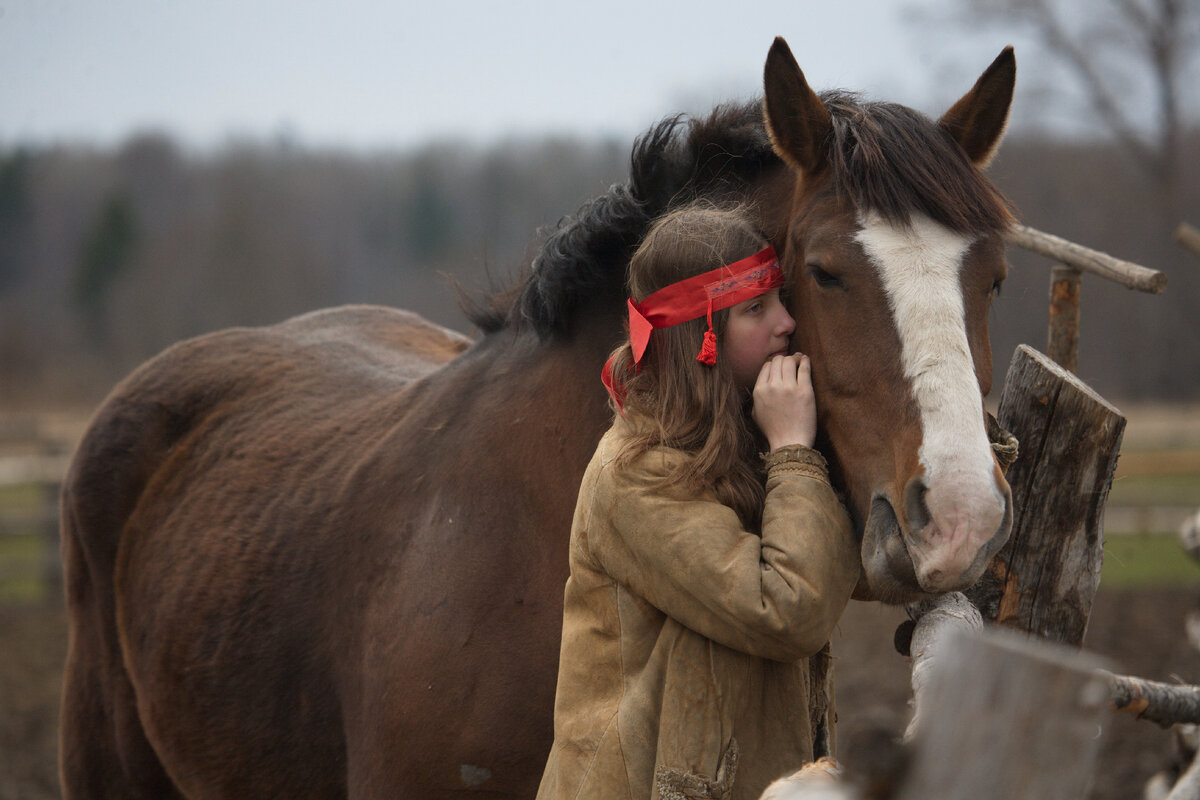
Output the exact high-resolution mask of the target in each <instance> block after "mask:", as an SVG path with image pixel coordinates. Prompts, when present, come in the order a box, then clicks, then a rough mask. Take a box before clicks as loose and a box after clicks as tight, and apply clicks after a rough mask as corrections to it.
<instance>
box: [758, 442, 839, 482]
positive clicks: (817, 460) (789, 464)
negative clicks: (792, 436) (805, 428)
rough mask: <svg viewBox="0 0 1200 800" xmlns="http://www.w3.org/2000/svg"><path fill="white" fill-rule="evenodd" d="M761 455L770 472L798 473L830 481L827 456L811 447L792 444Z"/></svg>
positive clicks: (822, 480)
mask: <svg viewBox="0 0 1200 800" xmlns="http://www.w3.org/2000/svg"><path fill="white" fill-rule="evenodd" d="M761 455H762V460H763V464H764V465H765V466H766V468H767V473H768V474H775V473H782V472H789V473H796V474H800V475H804V476H807V477H809V478H816V479H817V480H819V481H821V482H822V483H825V484H828V483H829V467H828V465H827V464H826V463H825V456H823V455H821V454H820V453H819V452H817V451H816V450H814V449H812V448H811V447H805V446H804V445H802V444H791V445H787V446H785V447H779V448H776V449H775V450H772V451H771V452H769V453H762V454H761Z"/></svg>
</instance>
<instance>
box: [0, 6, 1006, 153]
mask: <svg viewBox="0 0 1200 800" xmlns="http://www.w3.org/2000/svg"><path fill="white" fill-rule="evenodd" d="M931 2H935V0H844V2H838V3H830V2H811V1H810V0H786V1H785V0H766V1H765V2H756V1H754V0H752V1H751V2H749V3H731V2H728V0H725V2H714V1H713V0H686V1H685V2H656V0H601V2H590V3H575V2H569V1H568V0H557V2H545V1H544V0H503V1H499V0H497V1H496V2H482V0H474V1H473V0H420V1H419V2H412V0H400V2H388V1H387V0H377V1H376V2H365V0H338V2H329V1H328V0H326V2H320V3H317V2H311V1H310V0H288V1H287V2H277V1H276V0H270V1H268V2H255V1H254V0H186V1H185V0H67V1H66V2H59V1H58V0H8V1H7V2H6V1H5V0H0V145H11V144H13V143H17V142H38V143H47V142H57V141H70V142H90V143H96V144H105V145H107V144H112V143H114V142H117V141H120V140H121V139H123V138H125V137H126V136H128V135H129V134H130V133H131V132H132V131H140V130H145V129H153V130H157V131H162V132H166V133H168V134H171V135H173V136H176V137H178V138H180V139H182V140H183V141H184V142H186V143H188V144H190V145H193V146H199V147H209V146H213V145H220V144H221V143H222V142H224V141H226V140H228V139H229V138H230V137H231V136H232V137H251V138H256V139H266V138H273V137H276V136H280V135H286V136H288V137H291V138H294V139H296V140H297V141H298V142H300V143H301V144H305V145H314V146H339V147H354V148H362V147H366V148H394V147H408V146H412V145H415V144H420V143H423V142H427V141H429V140H432V139H435V138H443V137H447V136H450V137H454V138H457V139H462V140H466V141H469V142H476V143H487V142H491V141H495V140H497V139H500V138H503V137H507V136H512V135H520V136H527V135H544V134H569V135H578V136H585V137H594V136H615V137H619V138H622V139H625V138H631V137H632V136H634V135H635V134H637V133H638V132H640V131H641V130H643V129H645V128H646V127H647V126H649V125H650V124H652V123H653V122H654V121H656V120H658V119H659V118H661V117H663V116H665V115H667V114H669V113H672V112H675V111H679V110H690V111H700V110H707V109H708V108H710V107H711V106H712V105H713V104H714V103H716V102H719V101H722V100H728V99H739V98H748V97H751V96H754V95H755V94H757V93H758V92H759V91H760V87H761V80H762V78H761V76H762V65H763V61H764V59H765V57H766V54H767V50H768V48H769V47H770V44H771V41H772V39H773V38H774V37H775V36H776V35H782V36H784V37H785V38H786V39H787V40H788V42H789V44H790V45H791V47H792V49H793V51H794V52H795V54H796V57H797V60H798V61H799V62H800V65H801V67H802V68H803V69H804V71H805V73H806V75H807V77H808V79H809V82H810V83H811V84H812V85H813V86H814V87H815V88H817V89H826V88H834V87H838V88H848V89H859V90H862V91H864V92H865V93H866V94H868V95H870V96H872V97H877V98H885V99H890V100H898V101H901V102H905V103H907V104H910V105H913V106H916V107H917V108H921V109H922V110H924V111H927V112H929V113H932V114H936V113H940V111H942V110H944V106H945V105H946V104H948V103H949V102H950V101H951V100H953V98H954V97H957V96H958V95H959V94H961V93H962V92H964V91H966V90H967V89H968V88H969V87H970V85H971V84H972V83H973V81H974V79H975V78H976V77H977V76H978V74H979V73H980V72H981V71H982V70H983V69H984V68H985V67H986V66H987V65H988V63H990V62H991V60H992V58H994V57H995V55H996V54H997V53H998V52H999V51H1000V49H1001V48H1002V47H1003V46H1004V45H1005V44H1008V43H1009V42H1010V41H1011V39H1012V34H1011V32H1007V31H995V32H989V31H978V32H977V34H976V35H974V36H973V37H972V40H971V41H970V42H964V41H962V40H961V36H950V35H948V34H947V33H945V32H931V31H930V30H929V26H928V25H927V24H926V25H919V24H914V23H913V22H912V21H911V19H910V18H909V17H908V15H907V13H906V12H908V11H909V10H911V9H912V8H914V7H928V6H929V5H930V3H931ZM735 6H736V7H738V9H739V10H734V9H735ZM1016 44H1017V45H1018V61H1020V57H1021V45H1020V43H1016ZM1018 113H1019V110H1018Z"/></svg>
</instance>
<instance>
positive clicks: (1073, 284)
mask: <svg viewBox="0 0 1200 800" xmlns="http://www.w3.org/2000/svg"><path fill="white" fill-rule="evenodd" d="M1082 276H1083V273H1082V272H1081V271H1079V270H1078V269H1076V268H1074V267H1068V266H1065V265H1063V264H1055V265H1054V266H1053V267H1051V268H1050V330H1049V332H1048V333H1047V335H1046V355H1048V356H1050V358H1052V359H1053V360H1054V362H1055V363H1056V364H1058V365H1059V366H1061V367H1062V368H1063V369H1065V370H1067V371H1069V372H1074V371H1075V365H1076V364H1077V363H1078V360H1079V283H1080V281H1079V279H1080V278H1081V277H1082Z"/></svg>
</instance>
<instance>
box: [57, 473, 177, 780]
mask: <svg viewBox="0 0 1200 800" xmlns="http://www.w3.org/2000/svg"><path fill="white" fill-rule="evenodd" d="M63 496H64V500H63V507H62V520H63V521H62V543H63V544H62V547H63V568H64V577H65V584H66V594H67V614H68V618H69V622H70V644H69V647H68V651H67V660H66V666H65V670H64V679H63V695H62V710H61V716H60V723H61V724H60V732H59V777H60V781H61V783H62V793H63V797H64V799H65V800H78V798H91V797H95V798H110V797H112V798H115V797H121V798H131V799H133V800H137V799H139V798H177V797H182V795H180V793H179V792H178V791H177V790H176V789H175V787H174V785H173V784H172V782H171V780H170V778H168V777H167V773H166V771H165V770H164V769H163V767H162V764H161V763H160V762H159V760H158V757H157V755H156V754H155V752H154V749H153V747H151V745H150V743H149V741H147V739H146V733H145V731H144V730H143V728H142V724H141V720H140V719H139V718H138V712H137V699H136V697H135V695H134V690H133V686H132V685H131V684H130V682H129V677H128V675H127V674H126V672H125V666H124V663H123V659H122V657H121V647H120V643H119V640H118V637H117V625H116V616H115V604H116V603H115V597H114V594H113V581H112V563H113V559H112V556H113V553H112V548H111V547H109V546H107V545H108V543H109V542H111V541H112V539H111V538H107V537H106V536H105V535H104V533H99V535H97V534H98V532H97V531H95V530H86V529H84V526H83V524H81V519H82V518H84V517H85V516H86V515H84V514H81V513H80V508H79V507H78V504H77V503H76V502H75V499H74V497H73V493H72V491H71V486H70V485H68V486H67V489H66V491H64V495H63ZM113 538H115V536H114V537H113Z"/></svg>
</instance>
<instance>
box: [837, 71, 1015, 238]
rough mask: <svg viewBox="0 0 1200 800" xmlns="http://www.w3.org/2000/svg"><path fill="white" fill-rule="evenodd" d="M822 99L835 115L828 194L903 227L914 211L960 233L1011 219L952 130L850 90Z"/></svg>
mask: <svg viewBox="0 0 1200 800" xmlns="http://www.w3.org/2000/svg"><path fill="white" fill-rule="evenodd" d="M821 101H822V102H823V103H824V104H825V107H826V108H827V109H829V114H830V117H831V118H832V120H833V136H832V141H831V142H830V151H829V154H830V161H831V166H832V170H833V176H832V186H831V191H833V192H834V193H835V194H836V195H837V196H838V197H839V199H840V200H842V201H844V202H846V203H847V204H848V205H851V206H853V207H854V208H857V209H859V210H861V211H867V210H870V211H876V212H878V213H879V214H880V215H881V216H883V217H884V218H885V219H886V220H888V221H889V222H891V223H893V224H898V225H902V226H907V225H908V224H909V219H910V216H911V214H912V213H913V212H917V213H921V214H924V215H925V216H927V217H929V218H930V219H933V220H934V221H936V222H939V223H941V224H942V225H945V226H946V227H947V228H950V229H951V230H953V231H955V232H957V233H978V232H981V231H1002V230H1004V229H1005V228H1007V227H1008V226H1009V225H1011V224H1012V222H1013V217H1012V213H1011V211H1010V206H1009V204H1008V201H1007V200H1005V199H1004V196H1003V195H1002V194H1001V193H1000V191H999V190H998V189H996V187H995V186H994V185H993V184H992V182H991V181H990V180H989V179H988V178H987V176H985V175H984V174H983V172H982V171H981V170H980V169H979V168H978V167H976V166H975V164H973V163H972V162H971V160H970V159H969V158H967V154H966V153H965V152H964V151H963V149H962V148H961V147H960V146H959V145H958V143H957V142H956V141H955V140H954V138H953V137H952V136H951V135H950V133H949V131H947V130H946V129H945V128H943V127H942V126H941V125H938V124H936V123H935V122H934V121H933V120H931V119H929V118H928V117H926V116H925V115H924V114H922V113H920V112H919V111H914V110H913V109H911V108H908V107H906V106H902V105H897V104H895V103H879V102H862V101H860V100H859V99H858V97H857V95H854V94H852V93H849V92H838V91H835V92H824V93H822V94H821Z"/></svg>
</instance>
